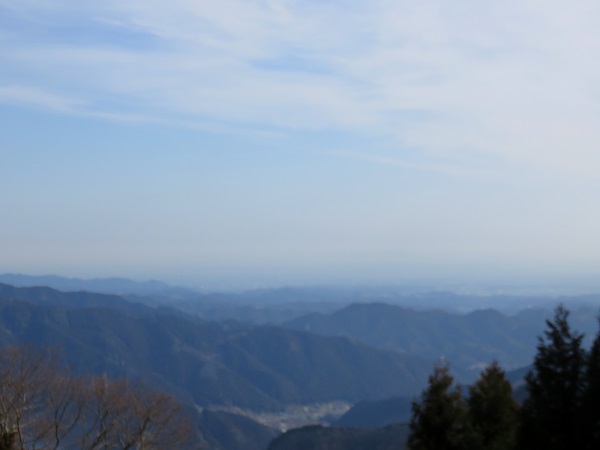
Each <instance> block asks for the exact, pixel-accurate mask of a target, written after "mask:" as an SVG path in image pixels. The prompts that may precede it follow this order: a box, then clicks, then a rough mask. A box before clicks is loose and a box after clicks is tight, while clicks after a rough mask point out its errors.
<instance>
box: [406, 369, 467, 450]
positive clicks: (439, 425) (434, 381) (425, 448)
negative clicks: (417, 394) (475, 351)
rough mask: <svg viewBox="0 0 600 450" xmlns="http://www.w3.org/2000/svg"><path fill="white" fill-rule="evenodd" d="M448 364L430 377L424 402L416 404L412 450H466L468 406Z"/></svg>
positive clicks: (413, 415) (422, 400)
mask: <svg viewBox="0 0 600 450" xmlns="http://www.w3.org/2000/svg"><path fill="white" fill-rule="evenodd" d="M453 383H454V378H453V377H452V376H451V375H450V371H449V368H448V366H447V365H445V364H438V365H436V366H435V367H434V371H433V374H432V375H430V376H429V385H428V387H427V388H426V389H425V390H424V391H423V393H422V394H421V401H420V402H417V401H414V402H413V404H412V418H411V421H410V435H409V438H408V448H409V449H410V450H440V449H444V450H464V449H465V448H466V445H465V433H466V426H467V406H466V403H465V401H464V399H463V397H462V395H461V391H460V387H455V388H454V389H452V385H453Z"/></svg>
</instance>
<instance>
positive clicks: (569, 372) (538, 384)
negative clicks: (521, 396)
mask: <svg viewBox="0 0 600 450" xmlns="http://www.w3.org/2000/svg"><path fill="white" fill-rule="evenodd" d="M568 317H569V311H568V310H567V309H565V308H564V307H563V306H562V305H561V306H559V307H557V308H556V310H555V314H554V321H549V320H548V321H546V324H547V326H548V329H547V330H546V331H545V333H544V335H545V336H544V337H540V338H539V344H538V347H537V355H536V357H535V360H534V364H533V366H534V368H533V370H532V371H531V372H529V373H528V374H527V376H526V377H525V381H526V383H527V392H528V397H527V399H526V400H525V402H524V403H523V409H522V412H521V429H520V433H519V434H520V436H519V443H520V448H522V449H528V450H536V449H540V450H541V449H544V450H563V449H564V450H567V449H574V448H577V449H580V448H584V445H586V442H585V433H584V430H583V429H582V401H583V393H584V390H585V389H586V382H585V379H584V373H585V372H584V371H585V365H586V354H585V351H584V349H583V347H582V339H583V335H582V334H579V333H577V332H575V331H573V330H571V328H570V326H569V322H568Z"/></svg>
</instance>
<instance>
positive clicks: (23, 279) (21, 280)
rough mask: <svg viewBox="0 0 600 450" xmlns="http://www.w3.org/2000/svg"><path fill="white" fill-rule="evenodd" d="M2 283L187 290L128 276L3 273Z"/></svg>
mask: <svg viewBox="0 0 600 450" xmlns="http://www.w3.org/2000/svg"><path fill="white" fill-rule="evenodd" d="M0 283H5V284H10V285H12V286H16V287H37V286H44V287H51V288H54V289H57V290H60V291H66V292H72V291H88V292H95V293H105V294H117V295H132V294H136V295H156V294H162V293H165V292H172V291H174V290H178V291H186V292H188V290H185V289H183V288H178V287H173V286H170V285H168V284H165V283H162V282H160V281H156V280H150V281H144V282H137V281H132V280H129V279H126V278H96V279H91V280H83V279H80V278H66V277H59V276H55V275H44V276H31V275H20V274H1V275H0Z"/></svg>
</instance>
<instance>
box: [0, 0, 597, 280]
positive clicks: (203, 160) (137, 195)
mask: <svg viewBox="0 0 600 450" xmlns="http://www.w3.org/2000/svg"><path fill="white" fill-rule="evenodd" d="M599 23H600V5H599V4H597V2H595V1H586V0H575V1H573V2H569V3H568V4H567V3H564V2H558V1H546V2H540V1H533V0H520V1H516V0H507V1H505V2H497V1H474V0H467V1H463V2H451V1H443V0H422V1H419V2H415V1H398V0H396V1H388V0H372V1H369V2H358V1H342V0H337V1H326V2H323V1H300V0H220V1H218V2H214V1H210V2H209V1H202V0H197V1H185V0H173V1H170V2H164V1H156V0H119V1H116V0H115V1H112V0H107V1H103V2H94V1H83V0H62V1H52V0H45V1H42V0H19V1H15V0H0V192H2V197H1V198H2V211H3V212H2V217H1V220H0V248H1V249H2V250H1V251H0V272H23V273H31V274H46V273H56V274H60V275H68V276H80V277H95V276H108V275H122V276H129V277H133V278H139V279H145V278H150V277H154V278H160V279H163V280H167V281H175V282H185V283H190V284H195V285H204V286H210V285H213V286H217V285H223V283H226V282H232V283H237V284H238V285H243V284H245V285H248V286H252V285H255V284H256V285H278V284H290V283H291V284H296V283H322V282H352V283H362V282H370V283H375V282H386V283H389V282H392V283H393V282H404V281H406V280H414V279H420V280H428V279H440V278H441V279H458V280H483V279H486V280H509V279H511V277H517V278H518V279H524V278H527V277H534V276H535V277H549V278H557V277H558V278H562V277H564V278H569V277H575V276H586V277H589V276H595V275H600V232H599V231H598V230H600V208H598V193H599V192H600V148H599V144H600V60H599V59H598V57H597V56H598V55H599V54H600V31H599V30H600V27H599V26H598V24H599Z"/></svg>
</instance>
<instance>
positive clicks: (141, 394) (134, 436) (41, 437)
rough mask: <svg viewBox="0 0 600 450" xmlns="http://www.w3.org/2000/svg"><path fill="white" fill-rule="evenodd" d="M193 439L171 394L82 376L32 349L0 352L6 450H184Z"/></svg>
mask: <svg viewBox="0 0 600 450" xmlns="http://www.w3.org/2000/svg"><path fill="white" fill-rule="evenodd" d="M190 432H191V428H190V426H189V424H188V422H187V420H186V419H185V417H184V416H183V415H182V414H181V410H180V406H179V404H178V402H176V401H175V400H174V399H173V398H172V397H171V396H169V395H167V394H164V393H160V392H157V391H155V390H153V389H150V388H148V387H145V386H143V385H141V384H138V383H132V382H130V381H127V380H113V379H110V378H108V377H106V376H101V377H95V378H91V379H89V378H88V379H85V378H81V377H79V376H75V375H73V374H72V373H70V372H69V371H67V370H65V369H64V368H61V366H60V365H59V364H58V363H57V358H56V355H55V354H51V353H48V352H43V351H39V350H35V349H33V348H31V347H14V348H9V349H2V350H0V450H13V449H18V450H37V449H53V450H58V449H63V448H66V449H81V450H108V449H111V450H114V449H122V450H128V449H137V450H154V449H165V448H172V449H177V448H184V447H188V445H187V444H188V438H189V437H190V436H191V433H190Z"/></svg>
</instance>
